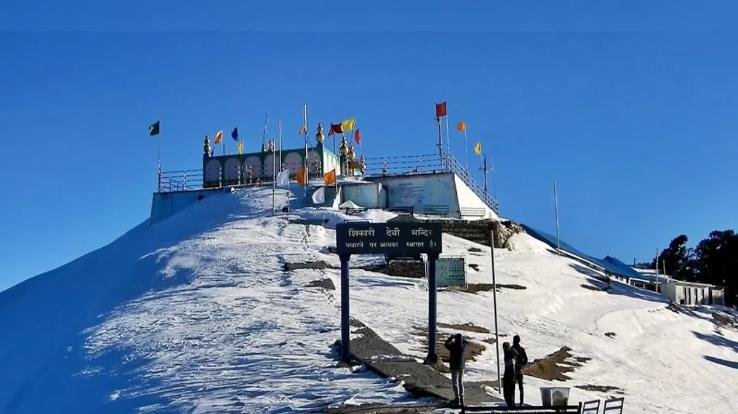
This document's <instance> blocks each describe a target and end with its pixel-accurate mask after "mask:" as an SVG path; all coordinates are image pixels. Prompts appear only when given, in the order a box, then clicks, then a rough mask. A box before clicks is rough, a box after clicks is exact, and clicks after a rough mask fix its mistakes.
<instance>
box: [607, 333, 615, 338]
mask: <svg viewBox="0 0 738 414" xmlns="http://www.w3.org/2000/svg"><path fill="white" fill-rule="evenodd" d="M615 335H616V334H615V332H605V336H606V337H608V338H614V337H615Z"/></svg>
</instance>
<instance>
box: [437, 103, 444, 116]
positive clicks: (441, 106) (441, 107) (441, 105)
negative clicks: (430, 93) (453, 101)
mask: <svg viewBox="0 0 738 414" xmlns="http://www.w3.org/2000/svg"><path fill="white" fill-rule="evenodd" d="M442 116H446V101H443V102H441V103H437V104H436V119H438V118H440V117H442Z"/></svg>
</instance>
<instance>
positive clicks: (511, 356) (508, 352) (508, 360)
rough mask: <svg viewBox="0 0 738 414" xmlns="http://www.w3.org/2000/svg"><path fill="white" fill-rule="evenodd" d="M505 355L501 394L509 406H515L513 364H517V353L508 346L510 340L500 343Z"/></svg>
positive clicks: (514, 369)
mask: <svg viewBox="0 0 738 414" xmlns="http://www.w3.org/2000/svg"><path fill="white" fill-rule="evenodd" d="M502 350H503V351H504V355H505V373H504V374H503V376H502V394H503V396H504V397H505V402H506V403H507V406H508V407H509V408H514V407H515V371H516V368H515V365H517V360H518V353H517V352H515V350H514V349H512V347H511V346H510V342H504V343H503V344H502Z"/></svg>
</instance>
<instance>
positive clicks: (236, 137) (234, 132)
mask: <svg viewBox="0 0 738 414" xmlns="http://www.w3.org/2000/svg"><path fill="white" fill-rule="evenodd" d="M231 138H233V140H234V141H236V142H238V128H233V131H232V132H231Z"/></svg>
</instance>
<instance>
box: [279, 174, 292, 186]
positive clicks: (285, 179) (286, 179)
mask: <svg viewBox="0 0 738 414" xmlns="http://www.w3.org/2000/svg"><path fill="white" fill-rule="evenodd" d="M289 184H290V170H284V171H280V172H279V174H277V186H279V187H287V186H288V185H289Z"/></svg>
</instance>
